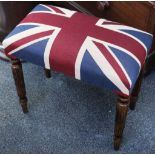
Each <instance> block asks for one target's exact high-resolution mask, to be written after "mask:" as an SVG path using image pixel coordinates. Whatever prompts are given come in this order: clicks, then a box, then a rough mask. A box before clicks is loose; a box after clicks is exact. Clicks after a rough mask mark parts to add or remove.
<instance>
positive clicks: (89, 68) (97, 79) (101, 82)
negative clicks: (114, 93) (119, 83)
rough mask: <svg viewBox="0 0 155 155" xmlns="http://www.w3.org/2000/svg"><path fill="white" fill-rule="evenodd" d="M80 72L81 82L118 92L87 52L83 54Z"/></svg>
mask: <svg viewBox="0 0 155 155" xmlns="http://www.w3.org/2000/svg"><path fill="white" fill-rule="evenodd" d="M80 71H81V80H84V81H85V82H87V83H89V84H92V85H94V86H98V87H100V88H108V89H112V90H118V91H119V89H118V88H117V87H116V86H115V85H114V84H113V83H112V82H111V81H110V80H109V79H108V78H107V77H106V76H105V75H104V73H103V72H102V71H101V69H100V68H99V67H98V65H97V64H96V63H95V61H94V60H93V58H92V57H91V55H90V54H89V52H88V51H86V52H85V54H84V57H83V60H82V63H81V70H80Z"/></svg>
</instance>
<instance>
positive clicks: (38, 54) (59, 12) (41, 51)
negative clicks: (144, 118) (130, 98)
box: [3, 4, 152, 95]
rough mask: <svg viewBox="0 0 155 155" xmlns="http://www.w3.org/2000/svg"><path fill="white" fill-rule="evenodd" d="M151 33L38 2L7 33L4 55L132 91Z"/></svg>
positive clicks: (117, 90)
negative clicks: (38, 3)
mask: <svg viewBox="0 0 155 155" xmlns="http://www.w3.org/2000/svg"><path fill="white" fill-rule="evenodd" d="M151 44H152V35H151V34H149V33H147V32H144V31H141V30H138V29H136V28H132V27H129V26H126V25H122V24H119V23H116V22H112V21H108V20H105V19H99V18H97V17H93V16H88V15H85V14H82V13H79V12H76V11H71V10H68V9H64V8H60V7H55V6H52V5H42V4H40V5H37V6H36V7H35V8H34V9H33V10H32V12H30V13H29V14H28V15H27V16H26V17H25V18H24V19H23V20H22V21H21V23H19V25H17V26H16V27H15V29H14V30H13V31H12V32H11V33H10V34H9V35H8V36H7V37H6V38H5V40H4V41H3V46H4V48H5V52H6V55H8V56H10V57H12V58H14V57H17V58H21V59H24V60H26V61H28V62H31V63H34V64H36V65H39V66H42V67H45V68H47V69H52V70H55V71H58V72H62V73H64V74H66V75H69V76H71V77H74V78H76V79H79V80H83V81H86V82H87V83H90V84H92V85H95V86H98V87H102V88H109V89H111V90H113V91H116V92H119V93H123V94H125V95H129V94H130V93H131V91H132V89H133V87H134V85H135V82H136V80H137V78H138V75H139V72H140V69H141V67H142V66H143V64H144V62H145V59H146V56H147V54H148V51H149V50H150V47H151Z"/></svg>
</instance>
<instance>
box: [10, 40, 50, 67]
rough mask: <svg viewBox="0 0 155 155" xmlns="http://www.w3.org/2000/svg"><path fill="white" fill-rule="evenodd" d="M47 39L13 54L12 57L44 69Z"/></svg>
mask: <svg viewBox="0 0 155 155" xmlns="http://www.w3.org/2000/svg"><path fill="white" fill-rule="evenodd" d="M47 41H48V39H45V40H43V41H40V42H37V43H35V44H32V45H30V46H28V47H26V48H23V49H22V50H20V51H18V52H15V53H14V54H13V55H14V56H15V57H17V58H21V59H23V60H26V61H28V62H31V63H33V64H36V65H39V66H42V67H44V66H45V65H44V51H45V47H46V44H47Z"/></svg>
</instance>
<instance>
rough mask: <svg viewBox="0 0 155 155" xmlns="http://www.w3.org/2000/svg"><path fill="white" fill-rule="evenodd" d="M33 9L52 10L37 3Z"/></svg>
mask: <svg viewBox="0 0 155 155" xmlns="http://www.w3.org/2000/svg"><path fill="white" fill-rule="evenodd" d="M32 11H51V10H49V9H48V8H46V7H44V6H42V5H37V6H36V7H35V8H34V9H33V10H32Z"/></svg>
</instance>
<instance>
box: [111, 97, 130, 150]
mask: <svg viewBox="0 0 155 155" xmlns="http://www.w3.org/2000/svg"><path fill="white" fill-rule="evenodd" d="M128 107H129V97H123V96H119V97H118V102H117V105H116V117H115V129H114V149H115V150H118V149H119V147H120V144H121V140H122V135H123V130H124V127H125V121H126V116H127V112H128Z"/></svg>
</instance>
